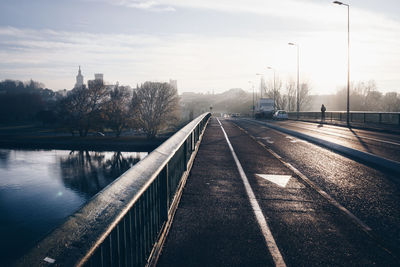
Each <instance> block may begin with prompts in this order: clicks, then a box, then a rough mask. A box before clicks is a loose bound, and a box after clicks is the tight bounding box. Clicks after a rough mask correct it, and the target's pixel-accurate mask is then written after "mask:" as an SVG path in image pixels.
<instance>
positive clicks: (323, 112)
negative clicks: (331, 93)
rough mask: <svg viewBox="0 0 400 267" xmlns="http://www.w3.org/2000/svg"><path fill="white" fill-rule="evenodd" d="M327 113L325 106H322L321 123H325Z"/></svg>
mask: <svg viewBox="0 0 400 267" xmlns="http://www.w3.org/2000/svg"><path fill="white" fill-rule="evenodd" d="M325 111H326V107H325V106H324V104H322V106H321V123H322V122H324V121H325Z"/></svg>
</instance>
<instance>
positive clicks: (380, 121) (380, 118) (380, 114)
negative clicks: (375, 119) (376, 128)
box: [379, 113, 382, 124]
mask: <svg viewBox="0 0 400 267" xmlns="http://www.w3.org/2000/svg"><path fill="white" fill-rule="evenodd" d="M381 123H382V113H379V124H381Z"/></svg>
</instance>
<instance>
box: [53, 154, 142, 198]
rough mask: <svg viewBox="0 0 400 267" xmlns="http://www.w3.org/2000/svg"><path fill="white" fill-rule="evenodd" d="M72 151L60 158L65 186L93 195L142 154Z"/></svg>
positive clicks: (89, 195) (130, 165)
mask: <svg viewBox="0 0 400 267" xmlns="http://www.w3.org/2000/svg"><path fill="white" fill-rule="evenodd" d="M110 154H111V153H110V152H108V153H104V152H89V151H71V152H70V153H69V155H68V156H67V157H63V158H60V169H61V178H62V181H63V182H64V184H65V186H66V187H67V188H69V189H71V190H74V191H76V192H78V193H82V194H85V195H86V196H87V197H92V196H93V195H95V194H96V193H97V192H99V191H100V190H101V189H103V188H104V187H106V186H107V185H108V184H110V183H111V182H112V181H113V180H115V179H116V178H117V177H119V176H120V175H121V174H122V173H124V172H125V171H127V170H128V169H129V168H130V167H132V166H133V165H135V163H137V162H138V161H139V160H140V155H129V154H128V155H126V156H124V155H123V154H122V153H121V152H113V153H112V154H111V155H110Z"/></svg>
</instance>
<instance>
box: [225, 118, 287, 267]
mask: <svg viewBox="0 0 400 267" xmlns="http://www.w3.org/2000/svg"><path fill="white" fill-rule="evenodd" d="M217 121H218V123H219V125H220V126H221V129H222V132H223V133H224V136H225V139H226V142H227V143H228V146H229V149H230V150H231V153H232V156H233V159H234V160H235V163H236V166H237V168H238V171H239V174H240V177H241V178H242V181H243V184H244V187H245V189H246V193H247V196H248V197H249V200H250V204H251V207H252V208H253V212H254V215H255V216H256V219H257V222H258V225H259V226H260V229H261V232H262V234H263V236H264V239H265V242H266V244H267V247H268V250H269V252H270V253H271V256H272V259H273V260H274V263H275V266H279V267H285V266H286V263H285V261H284V260H283V257H282V254H281V252H280V251H279V248H278V246H277V245H276V242H275V239H274V237H273V235H272V232H271V230H270V229H269V227H268V224H267V220H266V218H265V217H264V214H263V213H262V210H261V208H260V205H259V204H258V201H257V199H256V196H255V195H254V192H253V189H251V186H250V183H249V180H248V179H247V176H246V174H245V173H244V170H243V168H242V165H241V164H240V162H239V159H238V157H237V156H236V153H235V151H234V150H233V147H232V144H231V142H230V141H229V138H228V135H227V134H226V132H225V130H224V127H223V126H222V124H221V122H220V121H219V119H218V118H217Z"/></svg>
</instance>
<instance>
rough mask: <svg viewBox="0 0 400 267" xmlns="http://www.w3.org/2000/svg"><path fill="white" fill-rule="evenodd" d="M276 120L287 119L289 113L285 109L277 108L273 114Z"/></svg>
mask: <svg viewBox="0 0 400 267" xmlns="http://www.w3.org/2000/svg"><path fill="white" fill-rule="evenodd" d="M272 118H273V119H274V120H287V119H288V114H287V112H286V111H284V110H277V111H276V112H275V113H274V115H273V116H272Z"/></svg>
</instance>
